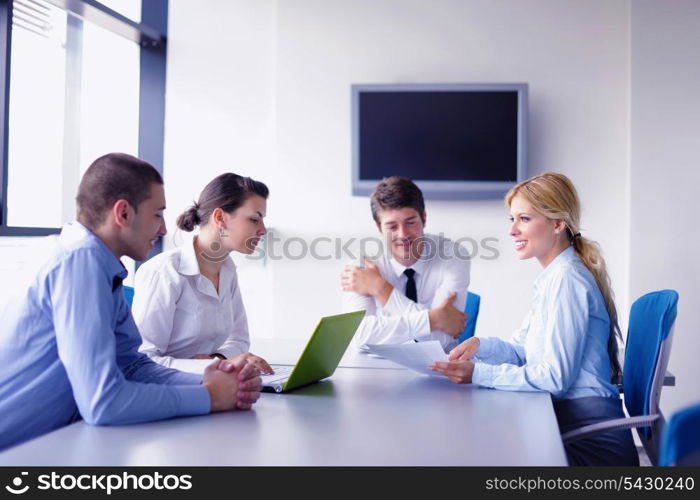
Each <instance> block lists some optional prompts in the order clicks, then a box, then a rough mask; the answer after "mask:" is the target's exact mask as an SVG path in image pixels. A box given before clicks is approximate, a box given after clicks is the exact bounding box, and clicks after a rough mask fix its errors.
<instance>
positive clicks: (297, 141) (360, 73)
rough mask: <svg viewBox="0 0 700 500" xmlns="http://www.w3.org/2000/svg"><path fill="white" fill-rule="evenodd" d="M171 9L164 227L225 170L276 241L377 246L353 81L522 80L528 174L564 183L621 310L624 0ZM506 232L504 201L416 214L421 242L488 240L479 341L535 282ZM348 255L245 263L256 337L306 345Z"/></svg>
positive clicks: (511, 319)
mask: <svg viewBox="0 0 700 500" xmlns="http://www.w3.org/2000/svg"><path fill="white" fill-rule="evenodd" d="M170 9H171V19H170V27H169V30H170V35H169V40H170V46H169V74H168V89H167V118H166V120H167V121H166V124H167V126H166V165H165V170H166V184H167V186H166V190H167V195H168V203H169V207H171V210H170V212H171V213H170V214H169V217H170V219H171V220H174V217H175V215H176V212H177V211H179V210H181V209H182V208H184V205H183V203H184V202H186V201H187V200H189V199H191V198H192V197H194V196H195V195H196V194H197V193H198V191H199V189H201V187H202V186H203V184H204V183H205V182H206V181H208V180H209V179H210V178H212V177H214V176H215V175H216V174H218V173H220V172H222V171H224V170H233V171H236V172H244V173H247V174H249V175H252V176H254V177H257V178H259V179H261V180H263V181H265V182H266V183H267V184H268V185H269V187H270V189H271V198H270V200H269V203H268V222H269V224H270V225H272V226H274V227H275V228H277V229H278V231H279V232H281V233H282V234H284V235H285V236H286V237H291V236H301V237H304V238H305V239H307V240H308V239H311V238H313V237H318V236H329V237H332V238H336V237H337V238H342V239H343V241H346V240H347V239H348V238H350V237H362V236H374V235H375V234H376V230H375V229H374V226H373V223H372V221H371V218H370V214H369V207H368V205H369V204H368V199H367V198H353V197H351V196H350V85H351V84H352V83H372V82H527V83H529V85H530V158H529V161H530V169H531V173H532V174H536V173H541V172H544V171H547V170H556V171H560V172H564V173H566V174H567V175H570V176H571V178H572V179H573V180H574V182H575V183H576V184H577V186H578V187H579V189H580V194H581V196H582V199H583V200H584V218H583V227H584V232H585V233H587V234H588V235H589V236H591V237H593V238H595V239H598V240H599V241H600V242H601V244H602V245H603V248H604V249H605V252H606V256H607V258H608V261H609V264H610V268H611V269H612V277H613V280H614V283H615V286H616V289H617V291H618V295H619V297H620V298H621V300H620V305H621V306H622V307H623V308H626V305H625V304H624V299H625V297H626V295H627V292H626V283H627V276H626V241H625V238H620V234H621V228H622V233H623V234H624V233H625V232H626V231H627V226H626V224H627V220H626V214H627V207H628V200H627V198H626V196H627V195H626V184H627V176H628V172H627V164H628V157H627V154H628V152H627V142H628V126H627V117H628V113H629V110H628V87H629V74H628V52H629V47H628V44H629V25H628V22H629V12H628V4H627V2H625V1H622V2H609V1H607V0H600V1H591V0H581V1H568V2H561V1H559V0H528V1H526V2H521V1H503V0H501V1H498V0H497V1H494V0H472V1H463V0H440V1H431V2H425V1H420V0H415V1H408V0H404V1H398V0H381V1H377V0H360V1H347V0H342V1H341V0H335V1H334V0H330V1H329V0H294V1H281V2H273V1H264V2H257V1H255V2H253V1H233V2H223V1H214V0H209V1H205V2H186V1H182V0H174V1H172V2H171V7H170ZM196 157H203V158H205V159H206V160H207V161H197V160H195V158H196ZM603 179H604V180H605V181H604V182H603V181H602V180H603ZM603 200H604V201H605V203H602V201H603ZM611 216H613V217H614V218H615V219H617V220H619V224H615V225H613V224H610V219H611ZM507 228H508V224H507V214H506V212H505V210H504V208H503V206H502V202H501V201H500V200H494V201H480V202H429V203H428V230H429V231H432V232H441V231H442V232H444V233H445V234H446V235H448V236H450V237H453V238H460V237H472V238H475V239H477V240H478V239H481V238H485V237H497V238H499V239H500V243H499V244H498V245H497V247H498V249H499V251H500V257H499V258H498V259H496V260H491V261H487V260H482V259H480V258H479V256H478V255H477V258H476V259H475V261H474V262H473V265H472V289H473V290H474V291H476V292H478V293H480V294H481V295H482V296H483V302H482V304H483V305H482V311H481V314H480V317H479V325H478V327H479V332H480V333H481V334H488V335H498V336H508V335H509V334H510V332H511V331H512V330H513V329H514V328H515V327H516V326H517V325H518V324H519V323H520V320H521V318H522V316H523V315H524V313H525V311H526V310H527V308H528V305H529V304H528V299H524V297H529V296H530V289H531V285H532V281H533V279H534V277H535V276H536V274H537V272H538V267H537V265H536V264H535V263H534V262H526V263H522V262H518V261H516V260H515V259H514V255H513V252H512V250H511V244H510V242H509V238H508V236H507ZM486 255H490V252H488V253H487V254H486ZM347 260H348V259H347V258H345V257H341V258H340V259H338V260H335V259H332V260H328V261H318V260H314V259H305V260H301V261H290V260H282V261H277V262H268V265H267V266H266V267H264V268H263V267H262V266H260V265H256V266H257V267H256V266H250V265H245V263H244V266H243V267H244V268H245V269H247V270H248V271H250V272H248V276H247V278H250V280H249V281H247V282H244V284H243V286H244V293H245V300H246V304H247V306H248V309H249V317H250V323H251V331H252V335H254V336H301V337H303V336H306V335H308V333H309V328H310V326H311V325H312V324H313V323H314V322H315V321H316V319H317V318H318V316H319V315H321V314H332V313H335V312H337V310H338V307H339V303H340V291H339V286H338V285H339V279H338V275H339V273H340V269H341V267H342V265H343V264H344V263H345V262H346V261H347ZM237 261H238V262H241V259H237ZM251 267H252V268H251ZM258 276H259V278H258ZM242 279H243V280H245V279H246V277H244V278H242ZM253 293H254V294H255V297H253V296H252V295H251V294H253ZM261 301H262V302H261Z"/></svg>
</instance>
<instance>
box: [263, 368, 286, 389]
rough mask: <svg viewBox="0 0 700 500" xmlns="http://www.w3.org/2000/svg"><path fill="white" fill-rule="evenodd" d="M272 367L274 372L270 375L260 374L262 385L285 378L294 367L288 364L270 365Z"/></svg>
mask: <svg viewBox="0 0 700 500" xmlns="http://www.w3.org/2000/svg"><path fill="white" fill-rule="evenodd" d="M272 369H273V370H275V373H273V374H272V375H263V376H262V382H263V385H267V384H271V383H272V382H279V381H280V380H284V379H286V378H287V377H289V375H290V374H291V373H292V370H294V367H293V366H289V365H282V366H280V365H272Z"/></svg>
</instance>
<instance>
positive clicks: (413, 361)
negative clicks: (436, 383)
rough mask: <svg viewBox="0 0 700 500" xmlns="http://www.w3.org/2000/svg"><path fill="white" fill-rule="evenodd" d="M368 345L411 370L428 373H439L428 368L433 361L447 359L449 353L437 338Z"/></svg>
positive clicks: (372, 351)
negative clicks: (404, 342)
mask: <svg viewBox="0 0 700 500" xmlns="http://www.w3.org/2000/svg"><path fill="white" fill-rule="evenodd" d="M367 347H368V348H369V351H370V352H371V353H373V354H378V355H379V356H384V357H385V358H386V359H388V360H391V361H393V362H394V363H396V364H399V365H401V366H404V367H406V368H408V369H409V370H413V371H414V372H418V373H423V374H427V375H439V373H437V372H433V371H430V370H429V369H428V367H429V366H430V365H431V364H433V361H447V354H445V351H443V350H442V346H441V345H440V342H438V341H437V340H429V341H427V342H411V343H408V344H397V345H382V344H367Z"/></svg>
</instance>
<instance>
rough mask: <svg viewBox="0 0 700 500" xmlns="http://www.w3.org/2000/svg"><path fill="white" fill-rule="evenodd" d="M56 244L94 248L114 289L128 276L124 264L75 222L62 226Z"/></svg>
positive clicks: (67, 246) (102, 243)
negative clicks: (112, 278) (111, 277)
mask: <svg viewBox="0 0 700 500" xmlns="http://www.w3.org/2000/svg"><path fill="white" fill-rule="evenodd" d="M58 242H59V244H60V245H61V246H62V247H64V248H94V249H95V250H96V251H97V256H98V258H99V259H100V261H101V262H102V264H103V265H104V266H105V267H106V268H107V271H108V273H109V275H110V276H113V277H114V278H115V279H114V283H115V284H116V285H115V286H114V288H116V287H117V286H118V285H119V284H120V283H121V281H123V280H124V279H125V278H126V277H127V275H128V274H129V273H128V272H127V270H126V268H125V267H124V264H122V262H121V261H120V260H119V259H118V258H117V256H116V255H114V253H112V251H111V250H110V249H109V247H108V246H107V245H106V244H105V242H104V241H102V240H101V239H100V238H99V237H98V236H97V235H96V234H95V233H93V232H92V231H90V229H88V228H87V227H85V226H84V225H82V224H81V223H80V222H78V221H77V220H74V221H72V222H69V223H68V224H66V225H65V226H63V228H62V229H61V234H60V235H59V236H58Z"/></svg>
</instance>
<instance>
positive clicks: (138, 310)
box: [133, 173, 272, 373]
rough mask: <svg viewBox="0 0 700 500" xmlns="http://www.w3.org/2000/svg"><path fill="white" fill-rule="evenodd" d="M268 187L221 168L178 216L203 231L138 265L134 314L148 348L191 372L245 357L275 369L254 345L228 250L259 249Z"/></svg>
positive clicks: (180, 221)
mask: <svg viewBox="0 0 700 500" xmlns="http://www.w3.org/2000/svg"><path fill="white" fill-rule="evenodd" d="M268 193H269V191H268V189H267V187H266V186H265V184H263V183H262V182H259V181H255V180H253V179H251V178H249V177H241V176H239V175H236V174H232V173H226V174H222V175H220V176H218V177H216V178H215V179H214V180H212V181H211V182H210V183H209V184H207V186H206V187H205V188H204V190H203V191H202V193H201V194H200V196H199V200H198V201H197V202H196V203H194V205H192V206H191V207H190V208H189V209H188V210H186V211H185V212H184V213H182V214H181V215H180V216H179V217H178V219H177V226H178V228H180V229H182V230H183V231H188V232H190V231H193V230H194V229H195V227H198V226H199V232H198V234H197V235H195V236H194V237H193V238H192V239H191V240H189V241H188V242H187V244H185V245H183V246H182V247H180V248H175V249H173V250H170V251H167V252H163V253H161V254H159V255H157V256H155V257H153V258H152V259H150V260H149V261H148V262H146V263H144V264H143V265H142V266H141V267H139V269H138V271H137V272H136V278H135V290H136V293H135V295H134V303H133V315H134V319H135V320H136V323H137V325H138V327H139V331H140V332H141V335H142V337H143V344H142V346H141V349H140V350H141V351H142V352H145V353H147V354H148V355H149V356H150V357H151V358H152V359H153V360H155V361H157V362H158V363H160V364H162V365H165V366H169V367H172V368H177V369H179V370H185V371H190V372H198V373H201V372H203V371H204V368H205V367H206V366H207V365H208V364H209V363H211V360H212V359H213V358H222V359H241V358H246V359H247V360H248V361H249V362H252V363H253V364H255V365H256V366H257V367H258V368H259V369H260V370H261V371H262V372H263V373H272V369H271V368H270V366H269V365H268V364H267V362H265V360H263V359H262V358H260V357H258V356H255V355H254V354H251V353H250V352H248V348H249V346H250V341H249V335H248V321H247V318H246V313H245V308H244V307H243V301H242V299H241V290H240V287H239V285H238V276H237V273H236V266H235V265H234V263H233V261H232V260H231V258H230V257H229V254H230V253H231V252H240V253H243V254H251V253H253V252H254V251H255V246H256V245H257V244H258V241H259V240H260V238H261V237H262V236H263V235H264V234H265V233H266V229H265V223H264V222H263V218H264V217H265V213H266V206H267V201H266V200H267V197H268Z"/></svg>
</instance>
